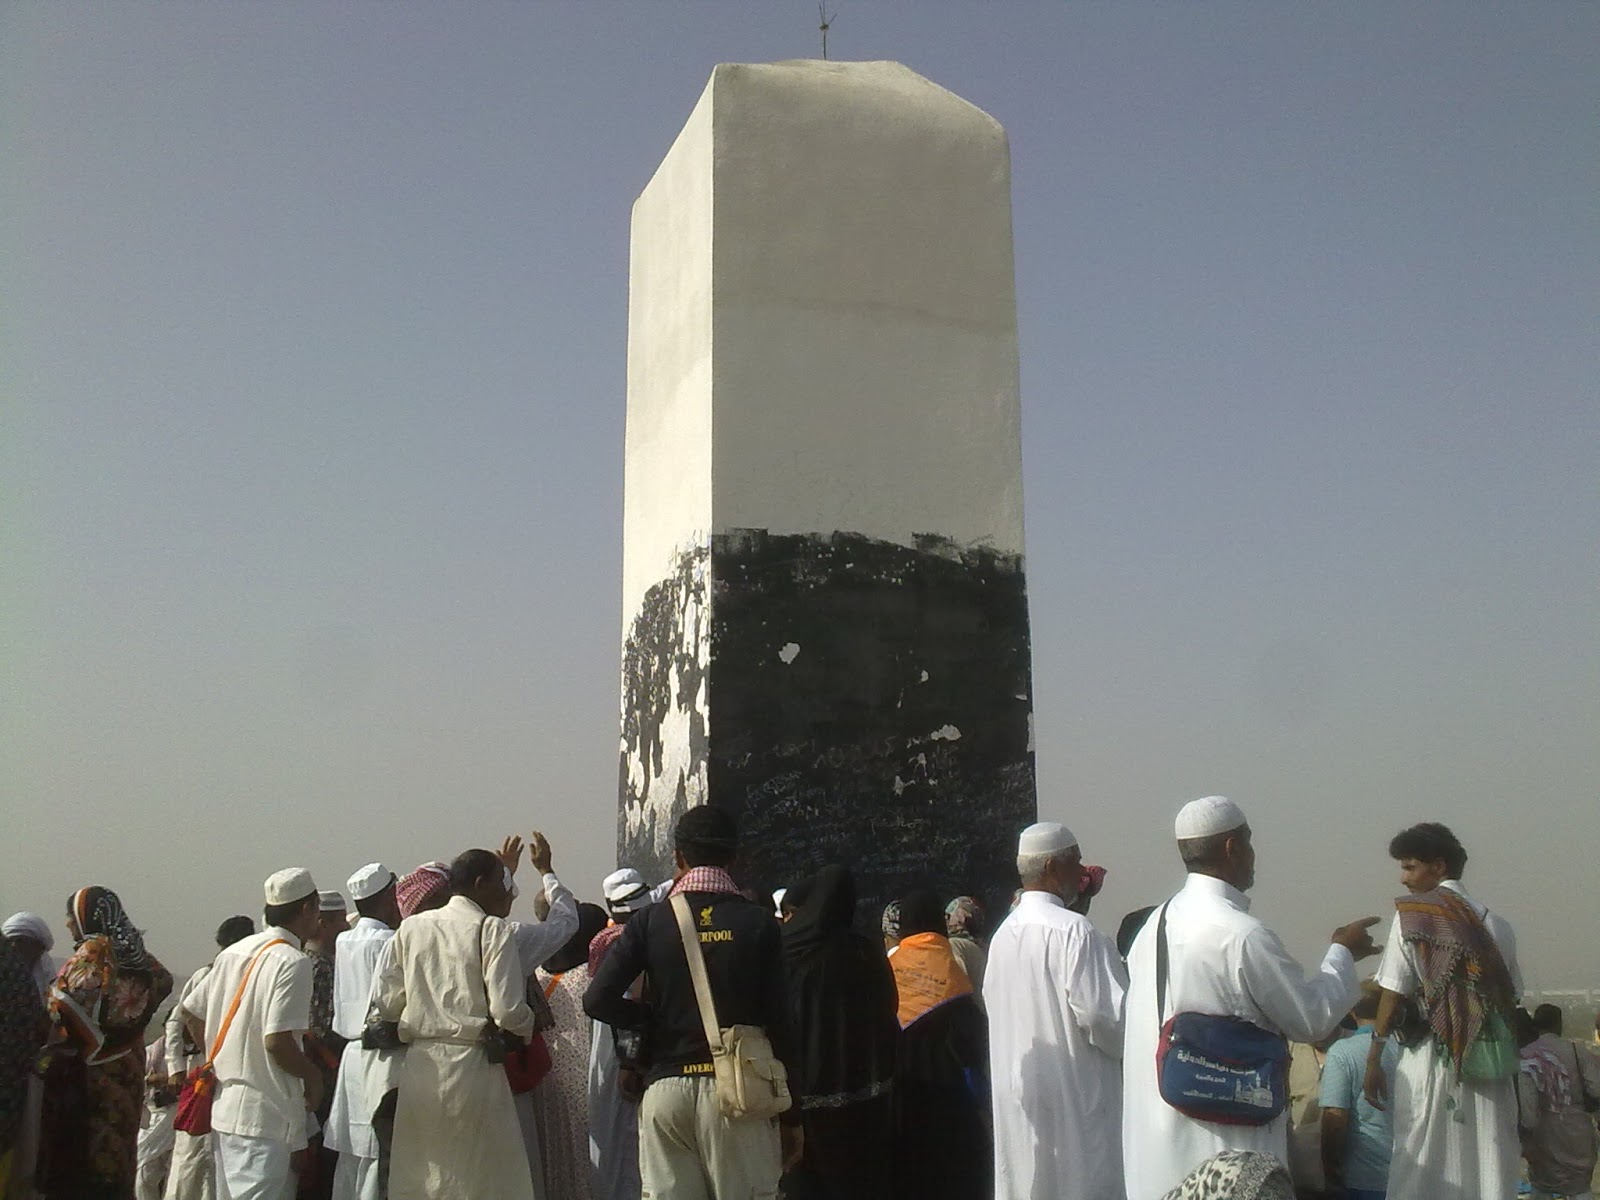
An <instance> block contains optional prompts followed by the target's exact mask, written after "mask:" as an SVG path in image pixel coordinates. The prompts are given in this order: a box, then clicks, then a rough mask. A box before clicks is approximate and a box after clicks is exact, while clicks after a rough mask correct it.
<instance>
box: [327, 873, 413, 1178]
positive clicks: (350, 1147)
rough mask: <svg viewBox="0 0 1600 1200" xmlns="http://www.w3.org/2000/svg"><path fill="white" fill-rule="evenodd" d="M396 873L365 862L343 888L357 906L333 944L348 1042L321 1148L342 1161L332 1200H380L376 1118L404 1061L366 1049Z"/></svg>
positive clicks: (336, 1014) (339, 1010)
mask: <svg viewBox="0 0 1600 1200" xmlns="http://www.w3.org/2000/svg"><path fill="white" fill-rule="evenodd" d="M397 882H398V880H397V877H396V876H395V873H394V872H393V871H391V870H389V868H388V867H386V866H384V865H383V864H382V863H368V864H367V865H366V866H364V867H362V868H361V869H360V870H358V871H357V872H356V873H355V874H354V875H352V876H350V878H349V880H348V881H346V883H345V887H346V888H347V889H348V890H349V892H350V899H351V902H352V903H354V904H355V906H356V913H357V917H356V923H355V924H354V925H352V926H351V927H350V928H349V929H347V930H345V932H343V933H341V934H340V935H339V936H338V938H337V939H336V950H335V953H334V957H333V1031H334V1033H336V1034H338V1035H339V1036H340V1037H341V1038H344V1039H345V1048H344V1053H343V1054H342V1055H341V1056H340V1058H339V1078H338V1080H337V1082H336V1083H335V1084H334V1089H333V1106H332V1108H331V1109H330V1110H329V1113H328V1125H327V1128H325V1129H324V1130H323V1131H322V1144H323V1145H324V1146H325V1147H326V1148H328V1149H329V1150H333V1151H336V1152H337V1153H338V1155H339V1161H338V1164H337V1165H336V1166H335V1167H334V1171H333V1200H379V1197H380V1196H381V1195H382V1187H381V1179H380V1173H379V1168H378V1159H379V1144H378V1135H377V1133H376V1131H375V1130H374V1127H373V1116H374V1114H375V1113H376V1112H377V1111H378V1105H379V1104H381V1103H382V1102H383V1098H384V1096H385V1095H386V1094H387V1093H388V1092H389V1091H391V1090H392V1089H393V1088H395V1087H396V1086H397V1085H398V1082H399V1074H400V1063H401V1056H402V1054H403V1053H404V1051H401V1050H395V1049H378V1048H374V1049H370V1050H369V1049H367V1048H366V1047H365V1046H363V1045H362V1044H361V1035H362V1032H363V1031H364V1030H365V1029H366V1026H367V1008H368V1005H369V1004H370V1003H371V999H372V981H373V979H374V977H375V976H376V975H377V972H378V963H379V961H380V959H381V958H382V957H383V951H384V948H385V947H386V946H387V945H388V944H389V940H390V939H391V938H393V937H394V931H395V929H397V928H398V927H399V925H400V901H399V900H398V899H397V898H396V895H395V885H396V883H397Z"/></svg>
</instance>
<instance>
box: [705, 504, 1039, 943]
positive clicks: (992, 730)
mask: <svg viewBox="0 0 1600 1200" xmlns="http://www.w3.org/2000/svg"><path fill="white" fill-rule="evenodd" d="M711 574H712V625H711V639H712V655H711V709H712V713H711V744H710V758H709V762H708V764H707V767H708V780H709V792H710V797H711V802H712V803H714V804H718V805H723V806H727V807H730V808H733V809H735V810H736V811H737V812H738V814H739V818H740V843H741V860H742V869H741V871H740V875H741V877H742V881H743V882H747V883H749V884H751V885H752V886H755V887H759V888H761V889H763V890H768V889H771V888H774V887H777V886H780V885H783V884H787V883H791V882H793V881H795V880H796V879H799V878H801V877H802V876H804V875H806V874H809V873H810V872H812V871H814V870H816V869H817V868H818V867H821V866H823V865H824V864H826V863H831V862H839V863H845V864H847V865H849V866H851V867H852V868H853V869H854V870H855V872H856V876H857V883H858V887H859V891H860V897H861V902H862V908H861V918H862V919H861V923H862V925H863V926H864V927H865V926H868V925H875V923H876V913H877V911H878V910H879V909H881V906H882V905H883V903H885V902H886V901H887V900H889V899H893V898H897V897H899V896H902V895H904V894H905V893H906V892H908V891H910V890H911V889H913V888H915V887H918V886H932V887H935V888H937V889H938V890H940V891H941V893H942V894H944V895H947V896H954V895H957V894H963V893H970V894H976V895H980V896H983V897H984V898H985V900H986V902H988V903H989V904H990V905H991V911H992V906H993V905H995V904H997V903H1003V901H1004V899H1005V898H1006V897H1008V896H1009V894H1010V891H1011V889H1012V888H1014V887H1015V886H1016V867H1015V859H1016V835H1017V832H1018V831H1019V830H1020V829H1022V828H1023V827H1024V826H1025V825H1027V824H1028V823H1029V822H1031V821H1032V820H1033V819H1034V815H1035V812H1036V795H1035V786H1034V759H1033V752H1032V749H1031V735H1030V723H1031V713H1032V692H1031V671H1030V651H1029V641H1028V608H1027V595H1026V591H1025V586H1024V575H1023V570H1022V562H1021V559H1020V557H1019V556H1017V555H1010V554H1000V553H997V552H995V551H994V550H991V549H986V548H982V547H978V548H971V547H959V546H956V545H954V544H953V543H951V542H949V541H948V540H946V539H943V538H939V537H932V536H927V537H921V538H919V539H918V540H917V544H916V546H915V547H907V546H901V545H896V544H893V543H889V542H883V541H877V540H875V539H872V538H868V537H863V536H861V535H858V534H850V533H832V534H781V535H780V534H769V533H767V532H766V531H764V530H740V531H732V532H728V533H724V534H719V535H717V536H715V537H714V538H713V539H712V555H711ZM1004 911H1005V910H1004V908H1003V907H1002V908H1000V910H999V914H997V916H998V915H1003V913H1004Z"/></svg>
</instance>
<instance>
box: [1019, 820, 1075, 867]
mask: <svg viewBox="0 0 1600 1200" xmlns="http://www.w3.org/2000/svg"><path fill="white" fill-rule="evenodd" d="M1077 844H1078V839H1077V837H1075V836H1074V835H1073V832H1072V830H1070V829H1068V828H1067V827H1066V826H1065V825H1063V824H1062V823H1061V822H1060V821H1040V822H1038V823H1037V824H1035V825H1029V826H1028V827H1027V828H1026V829H1024V830H1023V831H1022V836H1021V837H1019V838H1018V839H1017V857H1018V858H1022V857H1024V856H1026V855H1030V854H1056V853H1059V852H1060V851H1062V850H1071V849H1072V848H1073V847H1074V846H1076V845H1077Z"/></svg>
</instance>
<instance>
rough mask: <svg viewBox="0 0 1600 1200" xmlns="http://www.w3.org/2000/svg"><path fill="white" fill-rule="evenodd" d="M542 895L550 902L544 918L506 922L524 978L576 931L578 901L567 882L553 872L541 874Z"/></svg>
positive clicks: (530, 974) (528, 976) (564, 943)
mask: <svg viewBox="0 0 1600 1200" xmlns="http://www.w3.org/2000/svg"><path fill="white" fill-rule="evenodd" d="M544 894H545V899H547V900H549V901H550V911H549V912H548V913H546V914H545V918H544V920H542V921H507V922H506V923H507V924H508V925H509V926H510V927H511V941H512V943H513V944H514V945H515V946H516V948H517V959H518V961H519V962H520V963H521V966H522V977H523V978H524V979H529V978H532V976H533V973H534V971H536V970H537V969H538V968H539V967H540V966H541V965H542V964H543V963H544V960H545V959H547V958H549V957H550V956H551V955H552V954H554V953H555V952H556V951H557V950H559V949H561V947H563V946H565V945H566V944H567V942H568V940H569V939H571V937H572V935H573V934H575V933H577V932H578V901H577V900H576V899H575V898H574V897H573V895H572V892H571V890H570V889H569V888H568V887H567V885H566V884H564V883H562V882H561V880H559V879H557V878H556V876H555V872H554V871H547V872H546V873H545V876H544Z"/></svg>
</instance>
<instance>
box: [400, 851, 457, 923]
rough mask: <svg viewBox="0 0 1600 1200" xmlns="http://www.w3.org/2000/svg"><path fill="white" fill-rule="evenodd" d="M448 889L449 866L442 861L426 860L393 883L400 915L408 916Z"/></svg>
mask: <svg viewBox="0 0 1600 1200" xmlns="http://www.w3.org/2000/svg"><path fill="white" fill-rule="evenodd" d="M449 890H450V868H449V866H448V865H446V864H445V863H442V862H426V863H423V864H422V865H421V866H420V867H418V868H417V869H416V870H415V871H413V872H411V874H409V875H402V876H401V877H400V882H399V883H397V884H395V888H394V894H395V899H396V900H398V901H399V902H400V915H401V916H402V917H409V916H410V915H411V914H412V913H414V912H417V911H418V910H419V909H422V908H423V907H425V906H426V905H427V904H428V903H429V901H431V900H436V899H437V898H438V897H439V896H441V895H443V894H444V893H446V892H448V891H449Z"/></svg>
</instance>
